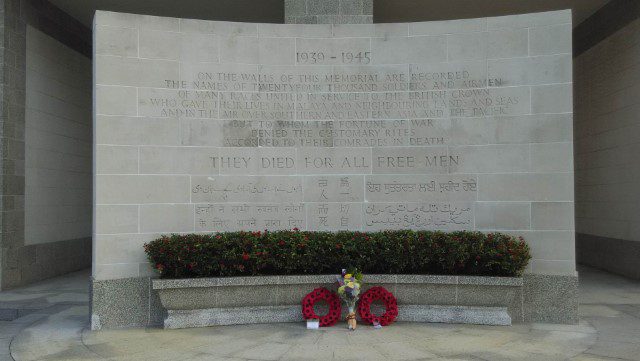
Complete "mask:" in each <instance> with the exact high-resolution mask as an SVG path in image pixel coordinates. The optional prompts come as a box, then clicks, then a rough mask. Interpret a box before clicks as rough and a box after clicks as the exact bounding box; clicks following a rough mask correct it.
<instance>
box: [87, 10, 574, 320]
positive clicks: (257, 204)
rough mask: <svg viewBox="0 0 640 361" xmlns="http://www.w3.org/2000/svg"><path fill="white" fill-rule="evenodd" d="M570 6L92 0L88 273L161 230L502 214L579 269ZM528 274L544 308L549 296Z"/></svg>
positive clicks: (117, 269) (419, 222)
mask: <svg viewBox="0 0 640 361" xmlns="http://www.w3.org/2000/svg"><path fill="white" fill-rule="evenodd" d="M288 3H289V4H292V3H293V2H288ZM309 3H311V1H307V2H305V3H304V4H305V8H304V9H305V11H308V10H309V9H310V8H309ZM323 3H324V4H325V5H326V4H329V3H330V2H323ZM336 3H338V4H342V3H341V2H338V1H336ZM314 6H315V5H314ZM300 9H302V8H300ZM314 9H316V8H314ZM300 11H301V10H300ZM314 11H321V9H316V10H314ZM322 11H329V10H326V9H324V10H322ZM570 22H571V16H570V13H569V12H566V11H561V12H551V13H540V14H526V15H518V16H507V17H497V18H486V19H469V20H458V21H449V22H429V23H409V24H348V25H338V24H333V25H332V24H312V25H298V24H281V25H276V24H249V23H229V22H217V21H203V20H190V19H172V18H157V17H149V16H140V15H131V14H119V13H109V12H98V13H97V15H96V22H95V25H94V26H95V32H94V36H95V46H94V51H95V64H96V66H95V109H94V111H95V115H94V117H95V118H94V121H95V124H94V126H95V145H94V147H95V148H94V151H95V170H96V172H95V175H94V181H95V205H94V207H95V234H94V247H95V254H94V271H93V276H94V278H95V280H96V281H95V286H96V287H98V288H99V289H101V290H102V289H108V287H110V286H109V282H110V281H111V280H119V281H118V282H122V280H123V279H127V278H136V277H139V278H140V279H144V278H148V277H153V276H154V275H155V273H154V271H153V270H152V267H151V266H150V265H149V264H148V263H147V262H146V258H145V255H144V252H143V249H142V245H143V244H144V243H145V242H148V241H150V240H152V239H154V238H156V237H158V236H159V235H161V234H166V233H190V232H212V231H231V230H240V229H242V230H264V229H272V230H275V229H290V228H294V227H297V228H300V229H309V230H330V231H335V230H341V229H351V230H380V229H401V228H411V229H434V230H435V229H440V230H462V229H465V230H479V231H483V232H492V231H498V230H499V231H502V232H508V233H511V234H514V235H518V236H520V235H521V236H523V237H525V239H527V241H528V242H529V244H530V246H531V248H532V251H533V260H532V262H531V264H530V267H529V269H528V272H529V273H530V274H536V275H560V276H561V277H569V278H575V256H574V237H575V233H574V222H573V201H574V199H573V155H572V148H573V130H572V68H571V64H572V63H571V41H570V39H571V37H570V32H571V25H570ZM551 29H553V31H554V32H555V33H557V34H558V37H557V38H555V37H554V38H553V41H551V40H550V37H549V36H548V32H549V31H551ZM159 39H161V40H159ZM526 280H527V278H526V277H525V283H526ZM114 282H115V281H114ZM140 284H144V290H145V291H139V290H138V291H135V292H133V293H131V294H130V295H133V294H135V295H136V296H135V297H140V295H146V296H145V297H147V298H146V300H147V301H148V302H147V304H149V303H151V304H157V298H156V296H155V294H154V291H153V290H152V289H151V288H150V287H149V283H148V280H147V282H141V283H140ZM539 284H542V283H539ZM126 285H127V287H129V288H133V286H134V285H135V283H131V282H129V283H126ZM525 288H526V285H525ZM532 289H535V290H536V291H535V292H536V295H538V296H540V297H538V298H537V299H539V300H541V301H540V302H538V303H536V305H535V307H536V308H535V310H532V311H531V312H530V313H529V314H530V315H538V314H539V313H537V311H536V310H538V309H539V308H540V307H542V309H544V306H542V305H544V304H545V302H549V300H550V298H553V297H555V296H554V295H549V294H546V293H545V292H546V291H545V288H544V287H535V288H532ZM567 294H569V293H567ZM128 295H129V294H128V293H126V292H117V293H116V294H114V297H116V296H117V297H119V301H118V302H122V303H126V302H128V301H127V297H128ZM150 300H156V301H153V302H152V301H150ZM94 302H96V303H100V302H102V301H101V299H99V298H95V299H94ZM110 302H115V301H113V300H110ZM135 302H136V303H137V304H139V303H140V302H142V303H145V302H146V301H144V300H143V301H140V300H139V299H138V298H136V300H135ZM554 302H555V301H554ZM94 309H97V310H103V309H104V307H95V308H94ZM550 309H551V308H550ZM139 311H140V310H138V311H136V312H138V313H137V315H145V313H144V312H142V313H140V312H139ZM156 311H157V310H151V309H148V310H147V311H146V312H147V313H146V316H141V317H142V318H139V319H146V320H151V319H156V318H154V317H151V316H150V315H151V313H156V314H157V312H156ZM109 312H118V310H110V311H109ZM550 312H551V313H549V314H548V315H547V316H548V318H547V319H554V318H555V319H558V320H561V319H562V320H563V321H567V320H569V321H568V322H571V320H574V319H575V318H574V317H569V318H567V317H565V316H563V315H561V314H560V312H559V311H558V312H556V311H550ZM554 312H555V313H554ZM571 312H573V311H571ZM95 316H96V318H97V319H101V321H100V324H101V325H109V327H111V326H117V322H114V323H112V322H110V321H109V320H108V319H106V318H108V317H110V316H108V315H107V314H100V313H99V312H97V313H95ZM114 317H115V316H114ZM145 317H146V318H145ZM536 317H538V316H536ZM112 319H113V318H112ZM115 319H119V317H116V318H115ZM525 319H526V317H525Z"/></svg>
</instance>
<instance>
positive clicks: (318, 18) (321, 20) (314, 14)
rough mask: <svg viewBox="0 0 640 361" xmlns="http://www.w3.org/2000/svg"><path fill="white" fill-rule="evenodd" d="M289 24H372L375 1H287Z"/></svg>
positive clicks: (285, 9) (285, 12)
mask: <svg viewBox="0 0 640 361" xmlns="http://www.w3.org/2000/svg"><path fill="white" fill-rule="evenodd" d="M284 22H285V23H287V24H371V23H373V0H285V1H284Z"/></svg>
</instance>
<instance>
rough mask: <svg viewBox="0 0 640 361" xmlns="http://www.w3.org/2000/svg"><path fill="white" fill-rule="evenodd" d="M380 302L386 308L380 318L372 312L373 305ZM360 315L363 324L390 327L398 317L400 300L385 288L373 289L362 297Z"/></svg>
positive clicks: (359, 308) (359, 306) (359, 305)
mask: <svg viewBox="0 0 640 361" xmlns="http://www.w3.org/2000/svg"><path fill="white" fill-rule="evenodd" d="M378 300H380V301H382V303H384V306H385V308H386V310H385V312H384V313H383V314H382V315H380V316H376V315H375V314H374V313H373V312H371V304H372V303H373V302H374V301H378ZM358 315H360V319H362V322H365V323H369V324H379V325H381V326H388V325H390V324H392V323H393V322H394V321H395V320H396V317H398V300H397V299H396V297H395V296H394V295H393V293H391V292H389V291H387V290H386V289H385V288H384V287H380V286H376V287H371V288H369V289H368V290H367V292H365V293H364V294H363V295H362V296H361V297H360V303H359V304H358Z"/></svg>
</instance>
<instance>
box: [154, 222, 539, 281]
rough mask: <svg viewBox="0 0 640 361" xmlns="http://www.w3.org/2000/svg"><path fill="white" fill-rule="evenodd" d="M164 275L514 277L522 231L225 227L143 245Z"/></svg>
mask: <svg viewBox="0 0 640 361" xmlns="http://www.w3.org/2000/svg"><path fill="white" fill-rule="evenodd" d="M144 248H145V252H146V253H147V256H148V258H149V261H150V262H151V264H152V265H154V266H155V268H156V269H157V270H158V271H159V272H160V275H161V277H162V278H191V277H219V276H249V275H290V274H337V273H339V272H340V270H341V269H342V268H348V267H357V268H358V269H360V270H362V271H363V272H364V273H365V274H366V273H369V274H374V273H378V274H389V273H398V274H445V275H454V274H456V275H486V276H519V275H521V274H522V272H523V271H524V269H525V267H526V266H527V263H528V262H529V259H530V258H531V255H530V251H529V247H528V246H527V244H526V243H525V242H524V240H523V239H522V238H515V237H512V236H509V235H505V234H501V233H489V234H485V233H480V232H466V231H461V232H451V233H444V232H431V231H410V230H401V231H384V232H368V233H364V232H351V231H344V232H335V233H332V232H303V231H297V230H292V231H277V232H227V233H217V234H207V235H201V234H189V235H171V236H163V237H161V238H159V239H156V240H154V241H152V242H150V243H147V244H145V245H144Z"/></svg>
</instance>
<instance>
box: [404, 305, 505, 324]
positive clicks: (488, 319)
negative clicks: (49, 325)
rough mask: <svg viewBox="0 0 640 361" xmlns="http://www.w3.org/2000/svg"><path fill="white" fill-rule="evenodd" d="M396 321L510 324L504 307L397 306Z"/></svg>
mask: <svg viewBox="0 0 640 361" xmlns="http://www.w3.org/2000/svg"><path fill="white" fill-rule="evenodd" d="M398 321H410V322H435V323H462V324H475V325H494V326H510V325H511V317H510V316H509V313H508V312H507V309H506V308H505V307H469V306H414V305H402V306H398Z"/></svg>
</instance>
